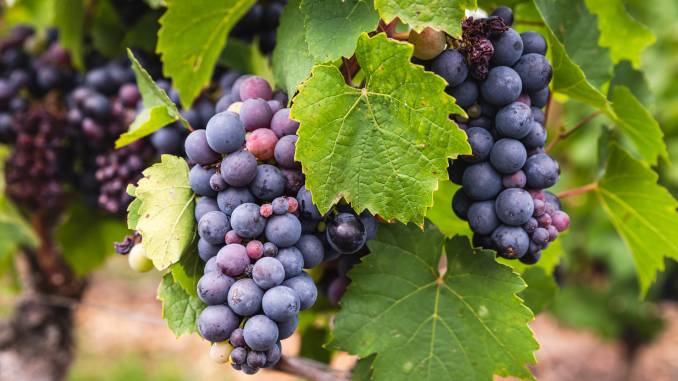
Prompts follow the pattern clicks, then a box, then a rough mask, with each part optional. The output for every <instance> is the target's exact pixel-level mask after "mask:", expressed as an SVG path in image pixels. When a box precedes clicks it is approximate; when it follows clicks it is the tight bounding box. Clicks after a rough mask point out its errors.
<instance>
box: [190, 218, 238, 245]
mask: <svg viewBox="0 0 678 381" xmlns="http://www.w3.org/2000/svg"><path fill="white" fill-rule="evenodd" d="M229 230H231V223H230V221H229V219H228V216H227V215H226V214H224V213H222V212H207V213H205V215H204V216H202V217H201V218H200V221H199V222H198V235H200V238H202V239H204V240H205V241H207V242H209V243H211V244H213V245H218V244H222V243H224V237H225V236H226V232H228V231H229Z"/></svg>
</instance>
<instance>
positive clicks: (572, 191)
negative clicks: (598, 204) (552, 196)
mask: <svg viewBox="0 0 678 381" xmlns="http://www.w3.org/2000/svg"><path fill="white" fill-rule="evenodd" d="M596 189H598V183H597V182H596V183H591V184H586V185H583V186H581V187H578V188H572V189H568V190H565V191H562V192H560V193H558V194H557V195H556V196H558V198H559V199H564V198H568V197H573V196H578V195H580V194H584V193H588V192H592V191H594V190H596Z"/></svg>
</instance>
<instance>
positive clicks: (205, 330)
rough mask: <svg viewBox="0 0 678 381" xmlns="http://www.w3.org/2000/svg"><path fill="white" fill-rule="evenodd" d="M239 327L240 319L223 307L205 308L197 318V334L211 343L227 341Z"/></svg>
mask: <svg viewBox="0 0 678 381" xmlns="http://www.w3.org/2000/svg"><path fill="white" fill-rule="evenodd" d="M239 325H240V318H239V317H238V316H237V315H236V314H234V313H233V311H231V309H230V308H228V307H227V306H224V305H218V306H207V307H206V308H205V309H204V310H202V312H201V313H200V315H199V316H198V332H200V336H202V337H203V338H205V340H208V341H211V342H221V341H224V340H226V339H228V337H229V336H230V335H231V332H233V330H234V329H236V328H238V326H239ZM276 328H277V327H276Z"/></svg>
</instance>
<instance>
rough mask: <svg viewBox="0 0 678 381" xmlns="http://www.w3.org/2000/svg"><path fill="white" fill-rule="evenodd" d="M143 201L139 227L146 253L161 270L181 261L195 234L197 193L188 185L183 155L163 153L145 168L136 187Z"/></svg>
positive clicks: (137, 194) (138, 196)
mask: <svg viewBox="0 0 678 381" xmlns="http://www.w3.org/2000/svg"><path fill="white" fill-rule="evenodd" d="M135 194H136V197H137V199H138V200H139V201H140V202H141V205H140V206H139V209H138V214H139V220H138V221H137V224H136V228H137V230H138V231H139V233H140V234H141V236H142V238H143V242H144V248H145V249H146V255H147V256H148V258H150V259H151V260H152V261H153V265H154V266H155V267H156V268H157V269H158V270H164V269H166V268H168V267H169V266H171V265H172V264H174V263H176V262H178V261H179V259H180V258H181V256H182V255H183V254H184V252H186V250H187V249H188V248H189V247H190V245H191V242H192V241H193V238H194V236H195V218H194V217H193V209H194V208H195V194H193V191H192V190H191V187H190V186H189V185H188V165H187V164H186V161H185V160H184V159H182V158H180V157H176V156H172V155H162V159H161V162H160V163H158V164H154V165H153V166H151V167H149V168H147V169H146V170H145V171H144V177H143V178H142V179H141V180H139V184H138V185H137V188H136V191H135Z"/></svg>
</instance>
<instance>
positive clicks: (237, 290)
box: [228, 278, 264, 340]
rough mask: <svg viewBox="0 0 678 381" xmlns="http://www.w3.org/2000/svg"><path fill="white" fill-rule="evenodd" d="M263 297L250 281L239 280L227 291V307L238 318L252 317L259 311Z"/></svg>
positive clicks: (257, 287)
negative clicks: (238, 316)
mask: <svg viewBox="0 0 678 381" xmlns="http://www.w3.org/2000/svg"><path fill="white" fill-rule="evenodd" d="M263 295H264V292H263V291H262V290H261V289H260V288H259V286H257V285H256V284H255V283H254V281H253V280H252V279H249V278H243V279H239V280H237V281H236V282H235V283H233V285H232V286H231V288H230V289H229V290H228V306H229V307H231V309H233V312H235V313H236V314H238V315H240V316H252V315H254V314H256V313H257V312H259V311H260V310H261V298H262V297H263ZM246 340H247V339H246Z"/></svg>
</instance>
